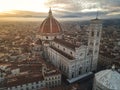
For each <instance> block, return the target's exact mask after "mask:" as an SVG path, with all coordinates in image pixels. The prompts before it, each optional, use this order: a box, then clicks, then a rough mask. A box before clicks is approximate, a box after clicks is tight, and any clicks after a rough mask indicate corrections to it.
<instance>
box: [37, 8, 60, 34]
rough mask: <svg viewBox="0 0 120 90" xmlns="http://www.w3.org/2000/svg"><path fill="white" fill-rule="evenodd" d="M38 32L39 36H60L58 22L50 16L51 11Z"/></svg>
mask: <svg viewBox="0 0 120 90" xmlns="http://www.w3.org/2000/svg"><path fill="white" fill-rule="evenodd" d="M39 32H40V34H41V35H52V34H60V33H61V32H62V28H61V26H60V24H59V22H58V21H57V20H56V19H55V18H54V17H53V16H52V12H51V9H50V11H49V16H48V17H47V18H46V19H45V20H44V21H43V22H42V24H41V26H40V29H39Z"/></svg>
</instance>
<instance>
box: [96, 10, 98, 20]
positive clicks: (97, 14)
mask: <svg viewBox="0 0 120 90" xmlns="http://www.w3.org/2000/svg"><path fill="white" fill-rule="evenodd" d="M96 19H98V10H97V14H96Z"/></svg>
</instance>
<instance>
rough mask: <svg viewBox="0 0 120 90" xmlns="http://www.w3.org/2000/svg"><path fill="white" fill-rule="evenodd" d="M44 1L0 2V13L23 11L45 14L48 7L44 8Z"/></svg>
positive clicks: (5, 0) (20, 0)
mask: <svg viewBox="0 0 120 90" xmlns="http://www.w3.org/2000/svg"><path fill="white" fill-rule="evenodd" d="M45 2H46V0H14V1H11V0H1V1H0V12H6V11H13V10H25V11H35V12H47V11H48V7H47V6H45Z"/></svg>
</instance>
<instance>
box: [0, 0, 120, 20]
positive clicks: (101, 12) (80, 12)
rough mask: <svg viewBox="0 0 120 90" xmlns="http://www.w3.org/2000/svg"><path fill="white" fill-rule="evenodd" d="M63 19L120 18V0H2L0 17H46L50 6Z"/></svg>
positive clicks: (55, 14) (57, 16)
mask: <svg viewBox="0 0 120 90" xmlns="http://www.w3.org/2000/svg"><path fill="white" fill-rule="evenodd" d="M50 7H51V8H52V12H53V15H54V16H55V17H56V18H61V19H65V20H66V19H81V20H85V19H92V18H95V17H96V15H97V12H98V17H99V18H102V19H108V18H120V0H0V18H1V19H7V18H13V17H15V18H17V17H22V18H37V19H38V18H39V19H41V18H45V17H46V16H47V15H48V11H49V8H50Z"/></svg>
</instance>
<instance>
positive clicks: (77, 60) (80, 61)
mask: <svg viewBox="0 0 120 90" xmlns="http://www.w3.org/2000/svg"><path fill="white" fill-rule="evenodd" d="M101 30H102V22H101V20H100V19H98V18H96V19H92V20H91V22H90V25H89V28H88V31H89V36H88V44H87V45H80V46H77V45H74V44H71V43H69V42H67V41H65V40H64V39H63V34H64V33H63V31H62V28H61V25H60V23H59V22H58V21H57V20H56V19H55V18H54V16H53V14H52V10H51V9H50V10H49V15H48V17H47V18H46V19H45V20H44V21H43V22H42V24H41V26H40V28H39V31H38V33H37V35H36V38H37V40H39V42H40V44H41V45H40V48H42V55H43V56H44V57H45V58H46V61H47V62H50V63H52V64H53V65H54V66H55V67H57V68H58V69H59V70H60V71H61V72H62V74H63V75H64V76H66V77H67V80H68V82H69V83H72V82H74V81H76V80H78V79H80V78H83V77H85V76H87V75H89V74H91V73H92V71H95V70H96V69H97V62H98V55H99V46H100V39H101ZM36 49H39V46H36ZM37 51H39V50H37ZM39 53H41V52H39Z"/></svg>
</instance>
